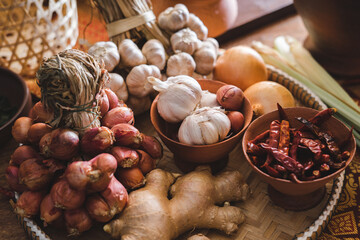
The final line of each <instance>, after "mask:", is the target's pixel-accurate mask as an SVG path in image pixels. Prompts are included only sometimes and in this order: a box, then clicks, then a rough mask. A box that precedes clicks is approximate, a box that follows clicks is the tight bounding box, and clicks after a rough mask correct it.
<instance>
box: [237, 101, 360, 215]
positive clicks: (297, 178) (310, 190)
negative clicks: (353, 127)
mask: <svg viewBox="0 0 360 240" xmlns="http://www.w3.org/2000/svg"><path fill="white" fill-rule="evenodd" d="M283 110H284V111H283V113H282V114H279V112H280V111H279V110H275V111H272V112H270V113H267V114H265V115H263V116H261V117H259V118H257V119H256V120H254V121H253V122H252V123H251V124H250V126H249V127H248V129H247V130H246V132H245V134H244V137H243V141H242V147H243V152H244V155H245V157H246V160H247V161H248V163H249V164H250V166H251V167H252V169H253V170H254V172H255V173H256V174H257V175H258V176H259V177H260V178H261V179H262V180H263V181H265V182H266V183H268V193H269V197H270V198H271V200H272V201H273V202H274V203H275V204H277V205H279V206H281V207H283V208H285V209H289V210H305V209H309V208H311V207H314V206H316V205H317V204H318V203H319V202H320V201H321V200H322V199H323V197H324V195H325V191H326V188H325V185H326V184H327V183H329V184H331V181H332V180H334V179H335V178H337V177H338V176H339V174H340V173H341V172H343V171H344V169H345V168H346V167H347V166H348V165H349V164H350V162H351V160H352V159H353V157H354V155H355V152H356V143H355V138H354V136H353V135H352V133H351V132H350V130H349V129H348V128H347V127H346V126H345V125H344V124H343V123H342V122H341V121H339V120H338V119H336V118H335V117H333V116H332V115H333V114H334V112H335V111H334V109H326V110H322V111H318V110H315V109H312V108H306V107H293V108H284V109H283ZM314 116H317V117H314ZM314 119H315V120H314ZM316 119H317V120H316ZM286 121H287V122H288V123H289V124H287V123H286ZM306 126H309V128H308V127H306ZM280 129H282V130H281V131H280ZM267 130H270V132H271V133H270V132H267ZM281 132H284V133H285V134H283V133H281ZM286 133H287V134H286ZM270 134H271V135H270ZM325 134H327V135H325ZM286 135H287V136H286ZM274 139H277V147H274V145H272V146H270V145H271V144H272V143H270V142H274ZM286 139H287V140H286ZM326 139H327V140H326ZM330 139H332V140H334V141H332V140H330ZM275 145H276V143H275ZM268 156H271V158H270V159H271V160H269V158H268Z"/></svg>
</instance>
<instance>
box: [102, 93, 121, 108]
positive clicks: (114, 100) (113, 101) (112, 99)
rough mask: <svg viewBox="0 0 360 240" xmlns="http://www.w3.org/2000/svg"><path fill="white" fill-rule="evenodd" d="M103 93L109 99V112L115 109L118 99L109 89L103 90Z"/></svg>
mask: <svg viewBox="0 0 360 240" xmlns="http://www.w3.org/2000/svg"><path fill="white" fill-rule="evenodd" d="M104 91H105V93H106V95H107V97H108V99H109V110H111V109H113V108H116V107H117V106H118V105H119V98H118V97H117V95H116V93H114V92H113V91H112V90H111V89H110V88H105V89H104Z"/></svg>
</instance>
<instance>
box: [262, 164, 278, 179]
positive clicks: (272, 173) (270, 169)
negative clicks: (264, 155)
mask: <svg viewBox="0 0 360 240" xmlns="http://www.w3.org/2000/svg"><path fill="white" fill-rule="evenodd" d="M265 168H266V170H267V172H268V174H269V175H270V176H272V177H276V178H279V177H281V174H280V173H279V172H278V171H277V170H276V169H274V168H273V167H270V166H269V165H266V166H265Z"/></svg>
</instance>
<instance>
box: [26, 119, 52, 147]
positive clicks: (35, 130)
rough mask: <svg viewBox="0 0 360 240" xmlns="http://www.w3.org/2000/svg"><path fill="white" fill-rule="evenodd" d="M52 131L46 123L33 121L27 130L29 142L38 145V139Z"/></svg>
mask: <svg viewBox="0 0 360 240" xmlns="http://www.w3.org/2000/svg"><path fill="white" fill-rule="evenodd" d="M51 131H52V128H51V127H50V125H48V124H46V123H34V124H33V125H31V127H30V128H29V131H28V139H29V142H30V143H32V144H35V145H38V144H39V142H40V139H41V138H42V137H43V136H44V135H45V134H46V133H49V132H51Z"/></svg>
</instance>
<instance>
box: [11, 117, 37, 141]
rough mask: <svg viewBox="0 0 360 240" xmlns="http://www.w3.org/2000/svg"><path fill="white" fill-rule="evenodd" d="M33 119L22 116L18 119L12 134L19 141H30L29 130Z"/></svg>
mask: <svg viewBox="0 0 360 240" xmlns="http://www.w3.org/2000/svg"><path fill="white" fill-rule="evenodd" d="M32 123H33V121H32V119H31V118H29V117H20V118H18V119H16V121H15V122H14V125H13V126H12V129H11V134H12V136H13V138H14V139H15V141H16V142H18V143H24V144H26V143H29V139H28V131H29V129H30V127H31V125H32Z"/></svg>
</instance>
